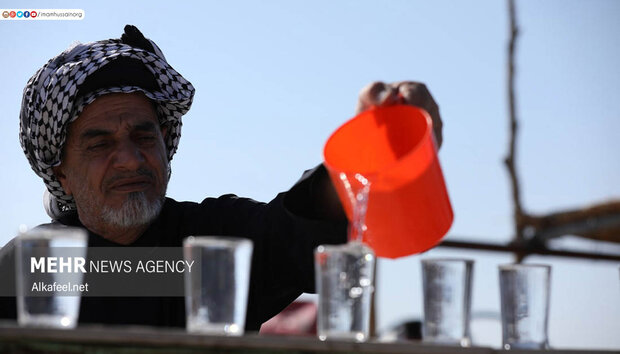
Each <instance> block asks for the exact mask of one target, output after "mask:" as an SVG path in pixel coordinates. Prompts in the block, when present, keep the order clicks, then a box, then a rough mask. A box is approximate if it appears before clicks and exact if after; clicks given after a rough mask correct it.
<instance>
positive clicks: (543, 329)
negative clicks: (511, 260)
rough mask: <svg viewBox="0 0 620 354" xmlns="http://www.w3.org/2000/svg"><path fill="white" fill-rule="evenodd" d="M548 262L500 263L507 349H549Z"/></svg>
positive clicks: (503, 323) (503, 333)
mask: <svg viewBox="0 0 620 354" xmlns="http://www.w3.org/2000/svg"><path fill="white" fill-rule="evenodd" d="M550 278H551V267H550V266H548V265H532V264H510V265H501V266H500V267H499V285H500V294H501V303H502V339H503V345H504V349H547V348H548V347H549V343H548V342H549V341H548V337H547V322H548V318H549V295H550V294H549V282H550Z"/></svg>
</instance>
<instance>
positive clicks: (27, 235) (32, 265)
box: [15, 226, 88, 328]
mask: <svg viewBox="0 0 620 354" xmlns="http://www.w3.org/2000/svg"><path fill="white" fill-rule="evenodd" d="M87 240H88V237H87V234H86V232H85V231H84V230H83V229H79V228H74V227H66V226H50V227H39V228H35V229H32V230H29V231H27V232H24V233H22V234H20V235H19V237H18V238H17V240H16V253H17V255H16V258H15V261H16V272H17V273H16V278H17V322H18V323H19V325H20V326H26V327H52V328H75V326H76V325H77V320H78V316H79V313H80V300H81V292H82V291H84V290H85V286H84V284H82V280H83V277H84V272H85V268H83V266H84V264H85V257H86V249H87V248H86V246H87V242H88V241H87ZM80 266H82V267H80ZM86 289H87V288H86Z"/></svg>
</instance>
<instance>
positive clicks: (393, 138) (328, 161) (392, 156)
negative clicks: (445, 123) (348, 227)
mask: <svg viewBox="0 0 620 354" xmlns="http://www.w3.org/2000/svg"><path fill="white" fill-rule="evenodd" d="M323 154H324V157H325V165H326V166H327V170H328V171H329V175H330V178H331V180H332V182H333V184H334V186H335V187H336V191H337V192H338V196H339V198H340V201H341V202H342V204H343V206H344V209H345V211H346V213H347V217H348V218H349V220H350V221H351V220H352V218H353V205H352V203H354V201H353V200H352V199H351V197H350V195H351V192H353V193H357V191H359V189H360V188H362V184H361V183H359V182H357V179H356V178H355V175H356V174H361V175H362V176H364V177H365V178H366V179H368V180H369V181H370V193H369V195H368V206H367V212H366V226H367V231H366V232H365V233H364V238H363V241H364V242H365V243H366V244H368V245H369V246H370V247H372V248H373V250H374V251H375V254H376V255H377V256H379V257H387V258H397V257H402V256H408V255H411V254H415V253H420V252H423V251H426V250H428V249H430V248H432V247H433V246H435V245H437V244H438V243H439V241H440V240H441V239H442V238H443V236H444V235H445V234H446V233H447V232H448V230H449V229H450V226H451V225H452V220H453V219H454V215H453V212H452V206H451V205H450V199H449V197H448V192H447V190H446V185H445V181H444V178H443V174H442V172H441V167H440V165H439V159H438V158H437V147H436V143H435V138H434V136H433V126H432V121H431V118H430V116H429V115H428V113H427V112H426V111H424V110H422V109H419V108H416V107H412V106H406V105H396V106H388V107H376V108H373V109H370V110H367V111H365V112H363V113H361V114H359V115H357V116H356V117H354V118H352V119H351V120H349V121H348V122H346V123H345V124H344V125H342V126H341V127H340V128H338V129H337V130H336V131H335V132H334V133H333V134H332V136H331V137H330V138H329V139H328V140H327V143H326V144H325V148H324V151H323ZM347 184H348V185H349V186H347Z"/></svg>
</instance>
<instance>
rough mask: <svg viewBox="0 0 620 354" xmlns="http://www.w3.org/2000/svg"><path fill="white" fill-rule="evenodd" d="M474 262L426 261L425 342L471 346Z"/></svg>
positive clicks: (424, 267)
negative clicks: (470, 323)
mask: <svg viewBox="0 0 620 354" xmlns="http://www.w3.org/2000/svg"><path fill="white" fill-rule="evenodd" d="M473 264H474V262H473V261H471V260H464V259H447V258H446V259H424V260H422V280H423V288H424V322H423V325H422V338H423V340H424V342H430V343H439V344H445V345H460V346H464V347H466V346H469V345H471V337H470V332H469V314H470V311H471V283H472V268H473Z"/></svg>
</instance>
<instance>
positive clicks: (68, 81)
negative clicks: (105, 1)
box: [19, 39, 194, 211]
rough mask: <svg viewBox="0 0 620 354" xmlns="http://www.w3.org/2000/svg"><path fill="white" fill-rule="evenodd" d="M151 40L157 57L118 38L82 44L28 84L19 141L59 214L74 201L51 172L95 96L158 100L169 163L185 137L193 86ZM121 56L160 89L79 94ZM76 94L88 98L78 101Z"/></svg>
mask: <svg viewBox="0 0 620 354" xmlns="http://www.w3.org/2000/svg"><path fill="white" fill-rule="evenodd" d="M149 42H150V43H151V44H152V45H153V47H154V53H153V52H150V51H147V50H143V49H140V48H135V47H132V46H130V45H127V44H124V43H122V42H121V40H118V39H110V40H104V41H98V42H93V43H86V44H78V45H76V46H74V47H72V48H69V49H67V50H66V51H64V52H63V53H61V54H60V55H58V56H57V57H55V58H52V59H51V60H50V61H48V62H47V63H46V64H45V65H44V66H43V67H42V68H41V69H39V70H38V71H37V72H36V73H35V74H34V76H33V77H32V78H30V80H29V81H28V83H27V85H26V88H25V89H24V95H23V100H22V107H21V112H20V134H19V141H20V143H21V146H22V149H23V150H24V153H25V154H26V157H27V158H28V162H30V166H31V167H32V169H33V170H34V172H35V173H36V174H37V175H38V176H39V177H41V178H42V179H43V182H44V183H45V185H46V187H47V189H48V191H49V193H50V194H51V195H52V196H53V197H54V198H55V199H56V202H57V203H58V207H59V208H60V210H64V211H67V210H72V209H75V202H74V200H73V197H71V196H70V195H67V194H66V193H65V191H64V190H63V188H62V186H61V184H60V182H59V181H58V179H57V178H56V176H55V175H54V172H53V170H52V168H53V167H54V166H58V165H59V164H60V157H61V152H62V149H63V146H64V143H65V140H66V135H67V129H68V126H69V123H71V122H72V121H74V120H75V119H76V118H77V117H78V116H79V115H80V113H81V112H82V110H83V109H84V108H85V107H86V106H87V105H88V104H89V103H91V102H93V101H94V100H95V99H96V98H97V97H100V96H102V95H105V94H108V93H114V92H124V93H129V92H138V91H139V92H143V93H144V94H145V95H146V96H147V97H148V98H149V99H151V100H152V101H153V102H155V103H156V106H157V114H158V117H159V121H160V124H162V125H166V126H167V127H168V134H167V136H166V138H165V144H166V148H167V151H168V160H169V161H170V160H172V157H173V155H174V153H175V152H176V150H177V147H178V145H179V139H180V137H181V125H182V123H181V117H182V116H183V115H184V114H185V113H187V111H188V110H189V109H190V106H191V104H192V100H193V97H194V87H193V86H192V84H191V83H190V82H189V81H187V80H185V79H184V78H183V77H182V76H181V75H180V74H179V73H177V72H176V71H175V70H174V69H173V68H172V67H171V66H170V65H169V64H168V63H167V62H166V60H165V58H164V56H163V54H162V53H161V50H159V48H158V47H157V45H155V43H153V42H152V41H150V40H149ZM120 57H126V58H132V59H136V60H139V61H141V62H142V63H143V64H144V66H145V67H146V68H147V69H148V70H149V71H150V72H151V73H152V74H153V77H154V79H155V81H156V83H157V85H158V86H159V90H157V91H147V90H145V89H143V88H141V87H137V86H118V87H105V88H100V89H98V90H95V91H93V92H90V93H80V92H79V90H80V86H81V85H82V84H83V83H84V81H85V80H86V78H87V77H88V76H89V75H91V74H93V73H94V72H95V71H97V70H98V69H100V68H101V67H103V66H105V65H106V64H108V63H110V62H112V61H113V60H115V59H117V58H120ZM78 93H79V94H80V95H82V94H85V96H80V97H76V96H77V95H78Z"/></svg>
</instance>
